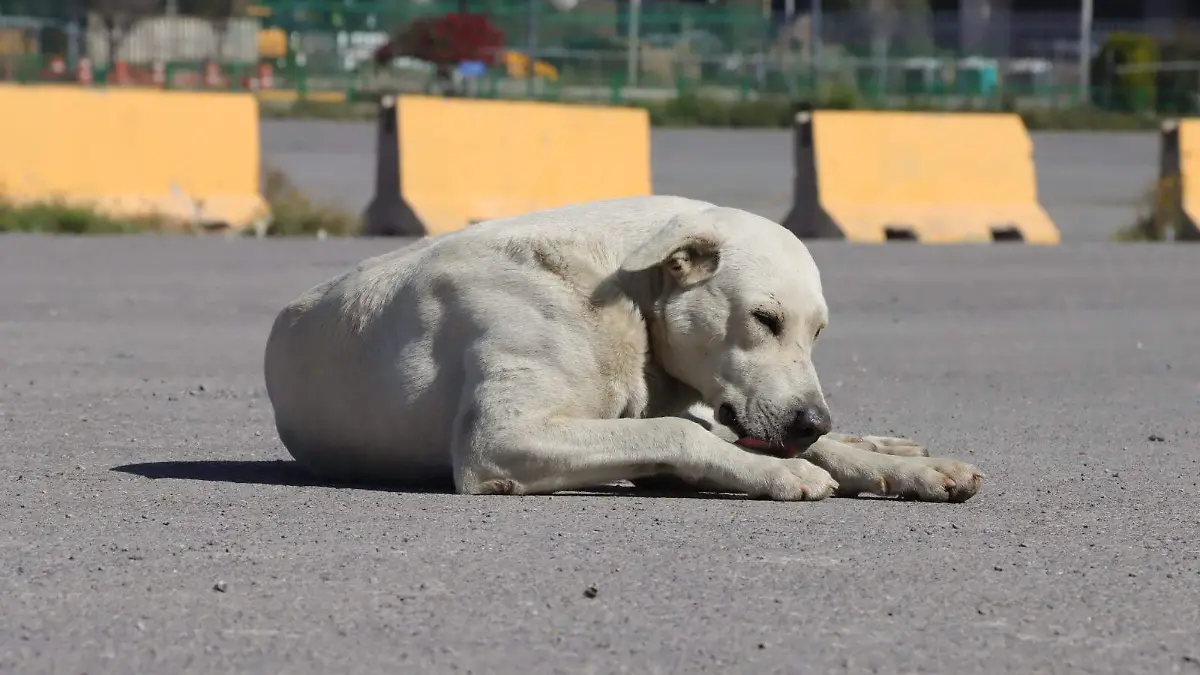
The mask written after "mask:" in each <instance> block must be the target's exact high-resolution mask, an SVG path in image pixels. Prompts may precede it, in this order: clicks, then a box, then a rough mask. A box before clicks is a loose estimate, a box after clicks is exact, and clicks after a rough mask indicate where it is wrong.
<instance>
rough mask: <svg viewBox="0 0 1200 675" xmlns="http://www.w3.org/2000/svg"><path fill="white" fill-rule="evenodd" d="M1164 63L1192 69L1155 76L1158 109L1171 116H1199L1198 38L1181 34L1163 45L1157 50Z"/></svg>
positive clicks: (1199, 56)
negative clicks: (1187, 66) (1184, 64)
mask: <svg viewBox="0 0 1200 675" xmlns="http://www.w3.org/2000/svg"><path fill="white" fill-rule="evenodd" d="M1159 54H1160V58H1161V60H1162V61H1163V62H1164V63H1172V62H1175V63H1179V62H1183V63H1190V64H1193V66H1192V67H1189V68H1185V69H1180V70H1173V69H1163V70H1160V71H1159V72H1158V77H1157V82H1156V83H1155V84H1156V89H1157V94H1158V96H1157V106H1156V107H1157V109H1158V111H1159V112H1161V113H1164V114H1170V115H1195V114H1198V113H1200V66H1198V65H1195V64H1200V37H1196V36H1193V35H1188V34H1183V35H1181V36H1180V37H1178V38H1174V39H1171V40H1167V41H1165V42H1163V44H1162V46H1161V47H1160V49H1159Z"/></svg>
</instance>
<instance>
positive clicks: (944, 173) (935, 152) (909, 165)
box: [784, 110, 1059, 244]
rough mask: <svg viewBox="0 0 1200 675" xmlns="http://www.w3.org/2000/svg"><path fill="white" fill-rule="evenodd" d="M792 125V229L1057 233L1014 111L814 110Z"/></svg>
mask: <svg viewBox="0 0 1200 675" xmlns="http://www.w3.org/2000/svg"><path fill="white" fill-rule="evenodd" d="M794 134H795V172H796V173H795V186H794V196H793V206H792V210H791V212H790V213H789V214H788V215H787V216H786V218H785V219H784V224H785V225H786V226H787V227H788V228H789V229H791V230H792V231H793V232H795V233H796V234H797V235H798V236H800V237H801V238H822V237H831V238H844V239H848V240H851V241H858V242H882V241H889V240H910V241H911V240H915V241H918V242H924V243H952V242H992V241H1024V242H1028V243H1038V244H1056V243H1058V241H1059V233H1058V229H1057V228H1056V227H1055V225H1054V223H1053V221H1052V220H1051V219H1050V216H1049V215H1048V214H1047V213H1046V211H1045V209H1043V208H1042V206H1041V205H1040V204H1039V203H1038V196H1037V180H1036V172H1035V168H1034V162H1033V142H1032V140H1031V139H1030V137H1029V133H1028V131H1027V130H1026V129H1025V125H1024V123H1023V122H1022V120H1021V118H1020V117H1019V116H1018V115H1015V114H1001V113H918V112H875V111H835V110H821V111H816V112H812V113H803V112H802V113H800V114H799V115H797V117H796V125H795V129H794Z"/></svg>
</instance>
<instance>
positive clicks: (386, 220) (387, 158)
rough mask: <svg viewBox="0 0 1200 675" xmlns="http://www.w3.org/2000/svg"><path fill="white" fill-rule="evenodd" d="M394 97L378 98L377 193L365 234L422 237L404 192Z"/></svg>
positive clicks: (366, 215)
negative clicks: (402, 190) (401, 182)
mask: <svg viewBox="0 0 1200 675" xmlns="http://www.w3.org/2000/svg"><path fill="white" fill-rule="evenodd" d="M398 123H399V120H398V119H397V102H396V97H395V96H384V97H383V98H382V99H381V100H380V101H379V131H378V134H377V137H376V141H375V196H374V197H372V198H371V203H370V204H369V205H367V208H366V211H364V212H363V228H362V234H363V235H364V236H368V237H422V236H424V235H425V234H426V232H425V226H424V225H422V224H421V219H420V218H418V217H417V214H416V213H415V212H414V211H413V209H412V207H411V206H409V204H408V202H407V201H405V199H404V195H403V194H401V184H400V180H401V175H400V153H401V150H400V131H399V129H398V128H397V127H398Z"/></svg>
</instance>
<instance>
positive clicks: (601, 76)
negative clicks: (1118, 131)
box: [0, 0, 1200, 125]
mask: <svg viewBox="0 0 1200 675" xmlns="http://www.w3.org/2000/svg"><path fill="white" fill-rule="evenodd" d="M531 59H532V62H533V64H534V66H533V68H530V67H529V64H530V62H531ZM0 79H3V80H9V81H23V82H32V81H53V80H80V79H82V80H83V81H85V82H88V81H94V82H107V83H122V82H139V83H143V84H144V83H158V84H162V85H164V86H169V87H200V86H203V87H209V88H211V87H228V88H233V89H246V88H255V89H258V90H261V91H263V92H264V94H263V96H264V99H267V100H276V101H282V102H294V101H296V100H306V101H315V102H324V103H353V102H355V101H367V100H374V99H375V98H376V97H377V95H378V94H379V93H380V92H382V91H426V92H428V91H438V92H441V93H454V94H465V95H473V96H502V97H506V98H509V97H526V96H531V97H538V98H543V99H559V100H593V101H599V100H604V101H612V102H621V103H637V102H644V103H651V104H652V103H653V102H656V101H657V102H662V101H668V100H672V99H677V98H679V97H681V96H683V97H685V98H686V100H687V102H688V103H689V104H690V105H691V106H692V107H698V106H701V107H702V106H703V105H710V106H711V105H712V102H714V101H729V102H734V103H738V102H742V103H748V102H753V103H756V104H757V106H756V107H755V108H754V109H753V110H749V109H740V110H736V111H733V112H728V111H715V110H714V111H704V110H699V111H695V110H694V111H690V112H689V111H687V110H682V109H678V108H679V106H676V108H677V109H676V110H674V111H673V114H675V115H676V116H681V115H692V116H704V115H709V116H713V115H717V116H720V115H726V116H729V115H732V116H734V117H739V116H740V117H748V118H753V117H755V116H757V117H758V118H760V119H746V120H744V122H742V123H743V124H745V125H753V124H756V123H762V122H764V121H772V120H774V119H775V118H776V117H783V118H785V119H786V118H787V117H788V115H789V114H790V111H789V110H787V107H788V106H787V105H786V103H789V102H795V101H797V100H803V101H808V102H813V103H816V104H818V105H823V106H826V107H843V108H846V107H860V106H869V107H873V108H878V107H888V108H895V107H907V108H914V107H920V108H954V109H961V108H964V107H970V108H985V109H987V108H997V109H1013V108H1021V109H1034V110H1037V109H1040V110H1064V109H1079V108H1081V107H1091V108H1095V109H1097V110H1099V111H1112V112H1123V113H1161V114H1188V113H1192V112H1195V111H1196V110H1197V108H1200V99H1198V96H1197V91H1198V89H1200V87H1198V85H1200V3H1196V2H1189V1H1188V0H1143V1H1141V2H1134V1H1120V0H706V1H697V0H553V1H548V0H448V1H447V0H254V1H251V0H90V1H89V0H0ZM689 97H690V98H689ZM697 97H699V98H701V99H702V101H701V102H700V103H697V102H696V101H695V100H694V99H696V98H697ZM772 102H773V103H775V104H777V105H776V107H774V108H773V107H771V106H770V105H768V103H772ZM655 112H656V114H668V113H666V112H663V111H660V110H659V111H655ZM767 118H770V120H768V119H767ZM702 121H703V120H702Z"/></svg>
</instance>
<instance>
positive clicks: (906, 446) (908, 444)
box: [824, 432, 929, 457]
mask: <svg viewBox="0 0 1200 675" xmlns="http://www.w3.org/2000/svg"><path fill="white" fill-rule="evenodd" d="M824 438H827V439H829V440H831V441H837V442H838V443H845V444H846V445H852V446H854V447H856V448H861V449H863V450H870V451H871V452H878V453H880V454H883V455H895V456H897V457H928V456H929V450H928V449H926V448H925V446H924V445H921V444H920V443H918V442H916V441H913V440H909V439H907V438H897V437H895V436H862V435H859V436H853V435H850V434H840V433H836V432H830V433H828V434H825V436H824Z"/></svg>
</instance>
